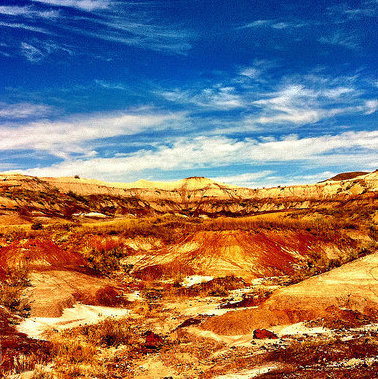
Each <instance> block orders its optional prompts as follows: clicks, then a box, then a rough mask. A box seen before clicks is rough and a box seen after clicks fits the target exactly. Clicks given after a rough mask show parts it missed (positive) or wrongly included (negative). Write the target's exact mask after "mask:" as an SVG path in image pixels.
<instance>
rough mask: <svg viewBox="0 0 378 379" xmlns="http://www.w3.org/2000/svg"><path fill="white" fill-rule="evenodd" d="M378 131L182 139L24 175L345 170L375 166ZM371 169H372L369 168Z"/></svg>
mask: <svg viewBox="0 0 378 379" xmlns="http://www.w3.org/2000/svg"><path fill="white" fill-rule="evenodd" d="M377 144H378V132H366V131H364V132H347V133H342V134H339V135H333V136H332V135H324V136H320V137H313V138H299V137H298V136H295V135H293V136H290V137H286V138H284V139H279V140H276V139H275V138H273V140H272V141H268V142H267V141H258V140H254V139H244V140H236V139H232V138H226V137H196V138H194V139H187V138H182V139H179V140H177V141H175V142H174V143H173V144H171V145H167V144H162V145H160V146H157V147H156V148H155V149H154V150H150V151H146V150H142V151H138V152H136V153H131V154H128V155H127V156H124V157H113V158H89V159H85V160H84V159H78V160H66V161H64V162H62V163H60V164H55V165H52V166H50V167H44V168H36V169H31V170H27V171H25V172H26V173H28V174H32V175H42V176H48V175H51V176H62V175H71V176H72V175H74V174H79V175H82V176H87V177H94V178H104V179H109V178H112V179H113V180H125V178H126V177H127V176H129V175H135V174H136V173H138V175H140V176H142V177H143V175H145V173H146V172H148V171H149V170H152V171H153V170H162V171H170V170H176V169H181V170H183V169H199V168H209V167H220V166H224V165H231V164H234V163H237V162H243V163H244V164H245V165H246V164H249V165H264V164H266V163H267V162H281V163H284V162H286V163H289V162H293V163H294V162H296V163H298V162H306V163H307V164H308V163H310V164H311V165H313V164H315V165H316V167H318V168H319V167H327V166H329V165H331V164H332V163H335V164H337V165H338V166H340V167H343V166H344V167H345V166H348V165H354V167H358V165H360V166H361V167H364V166H365V167H366V165H370V166H373V165H376V164H377V163H378V162H377V161H376V155H375V154H374V153H375V149H376V146H377ZM370 166H369V167H370Z"/></svg>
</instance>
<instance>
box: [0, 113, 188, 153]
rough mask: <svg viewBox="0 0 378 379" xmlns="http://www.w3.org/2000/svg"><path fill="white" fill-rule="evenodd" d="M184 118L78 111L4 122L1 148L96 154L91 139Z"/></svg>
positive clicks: (168, 124)
mask: <svg viewBox="0 0 378 379" xmlns="http://www.w3.org/2000/svg"><path fill="white" fill-rule="evenodd" d="M8 113H9V110H8ZM181 118H182V115H181V114H170V113H166V114H164V113H151V112H150V113H148V112H146V111H144V112H141V113H138V112H137V111H134V112H113V113H102V114H89V115H76V116H71V117H70V118H69V119H66V120H58V121H49V120H44V121H36V122H31V123H28V124H25V125H21V126H15V125H12V126H8V127H6V126H2V127H0V150H3V151H4V150H9V151H10V150H20V149H33V150H39V151H45V152H49V153H50V154H53V155H56V156H61V157H65V158H67V157H68V156H69V154H70V153H77V154H82V155H88V154H89V155H92V154H93V151H92V150H90V148H88V146H87V143H88V142H89V141H94V140H97V139H106V138H110V137H116V136H126V135H133V134H138V133H141V132H143V131H145V130H148V129H154V130H157V129H164V128H168V127H171V126H172V123H173V122H175V121H178V120H180V119H181Z"/></svg>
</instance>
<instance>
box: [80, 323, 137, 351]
mask: <svg viewBox="0 0 378 379" xmlns="http://www.w3.org/2000/svg"><path fill="white" fill-rule="evenodd" d="M80 332H81V334H82V335H84V336H86V339H87V340H88V341H89V342H91V343H92V344H95V345H106V346H119V345H129V344H133V343H135V342H137V340H138V336H137V335H136V334H135V332H134V331H133V329H132V327H131V326H130V324H129V323H128V321H127V320H126V319H124V320H119V319H118V320H117V319H112V318H107V319H105V320H103V321H101V322H99V323H98V324H95V325H88V326H84V327H83V328H82V329H80Z"/></svg>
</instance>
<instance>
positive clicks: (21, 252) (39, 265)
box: [0, 238, 86, 269]
mask: <svg viewBox="0 0 378 379" xmlns="http://www.w3.org/2000/svg"><path fill="white" fill-rule="evenodd" d="M85 265H86V262H85V260H84V259H83V258H82V256H81V255H80V254H79V253H76V252H73V251H67V250H63V249H62V248H61V247H59V246H58V245H57V244H55V243H54V242H53V241H51V239H48V238H33V239H28V240H21V241H16V242H13V243H11V244H10V245H9V246H6V247H2V248H0V267H3V268H7V267H8V268H15V267H28V268H29V269H46V268H49V269H50V268H51V269H52V268H55V269H56V268H74V269H78V268H79V267H80V266H82V267H84V266H85Z"/></svg>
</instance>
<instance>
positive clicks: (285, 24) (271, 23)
mask: <svg viewBox="0 0 378 379" xmlns="http://www.w3.org/2000/svg"><path fill="white" fill-rule="evenodd" d="M307 25H309V23H308V22H307V23H305V22H292V21H278V20H255V21H252V22H250V23H248V24H246V25H243V26H241V27H239V28H238V29H250V28H262V27H270V28H273V29H277V30H280V29H289V28H302V27H305V26H307Z"/></svg>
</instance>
